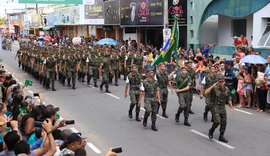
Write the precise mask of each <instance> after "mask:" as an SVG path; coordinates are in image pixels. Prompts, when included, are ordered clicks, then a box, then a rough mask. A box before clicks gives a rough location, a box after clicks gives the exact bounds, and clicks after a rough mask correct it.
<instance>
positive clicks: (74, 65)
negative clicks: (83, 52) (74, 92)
mask: <svg viewBox="0 0 270 156" xmlns="http://www.w3.org/2000/svg"><path fill="white" fill-rule="evenodd" d="M78 66H79V61H78V58H77V57H76V56H75V54H71V56H70V57H69V58H68V59H67V61H66V71H67V81H68V86H69V87H71V85H70V80H71V81H72V89H76V88H75V84H76V76H77V72H78Z"/></svg>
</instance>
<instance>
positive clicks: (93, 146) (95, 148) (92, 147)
mask: <svg viewBox="0 0 270 156" xmlns="http://www.w3.org/2000/svg"><path fill="white" fill-rule="evenodd" d="M87 145H88V146H89V147H90V148H91V149H92V150H93V151H94V152H96V153H97V154H101V151H100V150H99V149H98V148H97V147H96V146H95V145H93V144H92V143H91V142H88V143H87Z"/></svg>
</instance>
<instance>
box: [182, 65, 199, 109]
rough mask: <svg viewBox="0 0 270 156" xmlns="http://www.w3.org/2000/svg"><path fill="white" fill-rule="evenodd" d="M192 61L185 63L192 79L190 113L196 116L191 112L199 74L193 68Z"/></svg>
mask: <svg viewBox="0 0 270 156" xmlns="http://www.w3.org/2000/svg"><path fill="white" fill-rule="evenodd" d="M192 63H193V62H192V61H191V60H188V61H186V62H185V66H186V68H187V70H188V71H187V72H188V75H189V77H190V88H189V102H190V104H189V113H190V114H194V112H193V111H192V110H191V106H192V101H193V92H194V87H195V86H197V81H196V75H197V73H196V72H195V70H194V69H193V68H192Z"/></svg>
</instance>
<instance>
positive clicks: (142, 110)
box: [140, 107, 166, 119]
mask: <svg viewBox="0 0 270 156" xmlns="http://www.w3.org/2000/svg"><path fill="white" fill-rule="evenodd" d="M140 109H141V110H142V111H144V112H145V109H144V108H143V107H141V108H140ZM157 117H159V118H161V119H166V118H164V117H163V116H161V115H159V114H157Z"/></svg>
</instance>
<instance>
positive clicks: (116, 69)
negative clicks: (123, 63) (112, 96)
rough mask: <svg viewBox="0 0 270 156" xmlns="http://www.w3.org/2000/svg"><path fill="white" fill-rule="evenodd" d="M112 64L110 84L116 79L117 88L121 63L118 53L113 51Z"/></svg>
mask: <svg viewBox="0 0 270 156" xmlns="http://www.w3.org/2000/svg"><path fill="white" fill-rule="evenodd" d="M110 62H111V67H112V72H111V73H110V83H112V79H113V77H114V81H115V86H118V76H119V68H120V62H119V57H118V56H117V52H116V51H113V53H112V56H111V61H110Z"/></svg>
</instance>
